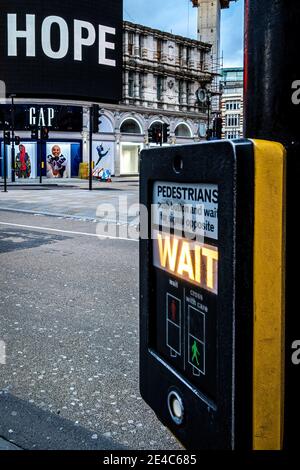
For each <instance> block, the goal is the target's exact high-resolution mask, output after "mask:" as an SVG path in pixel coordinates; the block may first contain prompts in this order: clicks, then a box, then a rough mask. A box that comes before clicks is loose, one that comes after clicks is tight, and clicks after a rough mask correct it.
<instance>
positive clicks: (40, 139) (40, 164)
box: [38, 127, 43, 184]
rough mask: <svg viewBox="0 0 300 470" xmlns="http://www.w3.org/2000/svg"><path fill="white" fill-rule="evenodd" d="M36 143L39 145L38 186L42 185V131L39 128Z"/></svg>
mask: <svg viewBox="0 0 300 470" xmlns="http://www.w3.org/2000/svg"><path fill="white" fill-rule="evenodd" d="M38 143H39V167H40V184H42V183H43V175H42V171H43V168H42V160H43V140H42V129H41V128H40V127H38Z"/></svg>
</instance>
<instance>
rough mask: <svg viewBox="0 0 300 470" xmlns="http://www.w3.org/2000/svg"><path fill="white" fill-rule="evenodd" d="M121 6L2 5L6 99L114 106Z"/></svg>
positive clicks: (118, 0)
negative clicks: (59, 99)
mask: <svg viewBox="0 0 300 470" xmlns="http://www.w3.org/2000/svg"><path fill="white" fill-rule="evenodd" d="M122 3H123V2H122V0H114V1H113V2H106V1H105V0H89V1H86V2H82V1H78V0H75V1H74V0H69V1H68V0H67V1H65V2H61V1H59V0H53V1H51V2H48V1H45V0H36V1H33V0H30V1H27V2H24V1H23V0H9V1H5V0H4V1H2V2H1V5H0V80H2V81H4V82H5V83H6V88H7V94H8V95H9V94H11V93H15V94H17V96H20V97H26V96H29V97H32V96H37V97H48V96H49V97H53V96H55V97H63V98H70V99H72V98H74V99H76V98H81V99H92V100H95V101H106V102H117V101H119V100H120V99H121V91H122V7H123V4H122Z"/></svg>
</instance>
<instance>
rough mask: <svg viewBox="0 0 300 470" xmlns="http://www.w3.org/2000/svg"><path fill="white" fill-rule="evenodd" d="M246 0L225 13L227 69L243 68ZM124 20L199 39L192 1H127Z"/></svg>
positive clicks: (222, 44) (224, 51) (223, 30)
mask: <svg viewBox="0 0 300 470" xmlns="http://www.w3.org/2000/svg"><path fill="white" fill-rule="evenodd" d="M243 14H244V0H237V2H236V3H235V2H232V3H231V5H230V8H229V9H225V10H223V11H222V28H221V41H222V42H221V49H222V51H223V57H224V67H237V66H242V65H243V22H244V20H243ZM124 19H125V20H128V21H132V22H134V23H140V24H143V25H145V26H150V27H151V28H156V29H160V30H163V31H168V32H172V33H174V34H179V35H181V36H186V37H190V38H193V39H196V38H197V9H196V8H193V6H192V3H191V1H190V0H151V1H149V0H124Z"/></svg>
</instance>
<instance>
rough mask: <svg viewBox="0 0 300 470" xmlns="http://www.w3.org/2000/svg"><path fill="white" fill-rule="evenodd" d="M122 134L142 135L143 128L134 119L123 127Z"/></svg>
mask: <svg viewBox="0 0 300 470" xmlns="http://www.w3.org/2000/svg"><path fill="white" fill-rule="evenodd" d="M121 133H122V134H141V133H142V132H141V128H140V126H139V124H138V123H137V121H135V120H134V119H126V120H125V121H124V122H123V123H122V125H121Z"/></svg>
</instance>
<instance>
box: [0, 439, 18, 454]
mask: <svg viewBox="0 0 300 470" xmlns="http://www.w3.org/2000/svg"><path fill="white" fill-rule="evenodd" d="M1 450H22V449H20V447H17V446H16V445H15V444H12V443H11V442H8V441H6V440H5V439H2V437H0V451H1Z"/></svg>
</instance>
